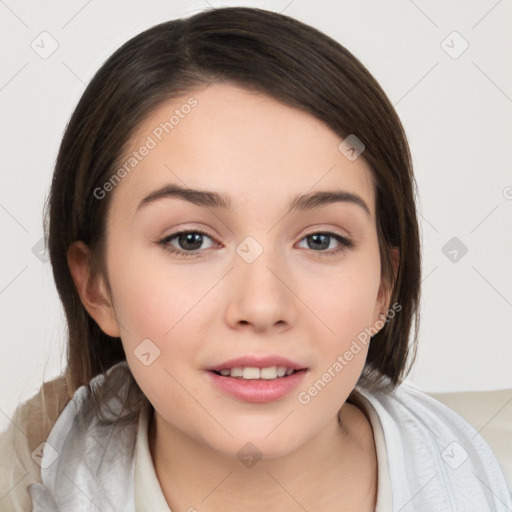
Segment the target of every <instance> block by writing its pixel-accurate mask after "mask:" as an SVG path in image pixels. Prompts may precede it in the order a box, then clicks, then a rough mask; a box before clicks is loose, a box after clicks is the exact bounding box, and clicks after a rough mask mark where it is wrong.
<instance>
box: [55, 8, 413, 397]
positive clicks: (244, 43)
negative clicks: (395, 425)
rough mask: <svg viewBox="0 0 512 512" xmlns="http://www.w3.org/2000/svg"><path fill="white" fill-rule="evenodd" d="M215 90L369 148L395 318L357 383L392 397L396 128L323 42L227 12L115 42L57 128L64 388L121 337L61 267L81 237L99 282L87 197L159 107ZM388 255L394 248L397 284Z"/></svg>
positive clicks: (399, 319) (100, 237) (406, 185)
mask: <svg viewBox="0 0 512 512" xmlns="http://www.w3.org/2000/svg"><path fill="white" fill-rule="evenodd" d="M220 81H229V82H231V83H234V84H236V85H240V86H242V87H245V88H247V89H250V90H253V91H255V92H262V93H265V94H267V95H270V96H272V97H274V98H276V99H277V100H279V101H281V102H283V103H285V104H288V105H290V106H292V107H295V108H298V109H301V110H302V111H305V112H307V113H309V114H312V115H313V116H315V117H316V118H318V119H320V120H321V121H323V122H324V123H325V124H326V125H328V126H329V127H330V128H331V129H332V130H333V131H334V132H335V133H337V134H338V135H340V136H341V137H343V138H345V137H347V136H348V135H349V134H355V135H356V136H357V137H358V138H359V139H360V140H361V141H362V142H363V143H364V145H365V146H366V147H365V150H364V153H363V154H362V155H361V158H364V159H365V160H366V162H367V163H368V164H369V166H370V167H371V170H372V173H373V177H374V182H375V188H376V190H375V192H376V216H377V230H378V238H379V248H380V256H381V262H382V277H383V279H385V280H387V282H388V283H391V285H392V289H393V291H392V295H391V302H390V303H391V304H393V303H399V305H400V306H401V310H400V313H398V314H397V315H396V316H395V317H394V318H392V319H389V321H387V322H386V325H385V326H384V327H383V328H382V330H381V331H380V332H378V333H377V334H376V335H375V336H373V338H372V341H371V342H370V347H369V352H368V357H367V361H366V365H365V370H364V371H363V374H362V376H361V379H360V383H362V382H366V383H373V384H378V383H382V382H383V381H386V382H387V386H388V387H389V388H393V387H394V386H396V385H397V384H398V383H400V382H401V380H403V378H404V377H405V375H406V374H407V372H408V371H409V369H410V365H411V364H412V362H413V360H414V357H415V354H416V343H417V333H418V325H419V311H418V310H419V296H420V270H421V269H420V244H419V235H418V225H417V216H416V210H415V208H416V207H415V192H416V190H415V188H416V184H415V182H414V176H413V171H412V162H411V156H410V151H409V147H408V143H407V139H406V136H405V133H404V130H403V127H402V124H401V122H400V120H399V118H398V116H397V114H396V112H395V110H394V109H393V106H392V105H391V103H390V101H389V100H388V98H387V96H386V95H385V93H384V91H383V90H382V89H381V87H380V86H379V84H378V83H377V82H376V80H375V79H374V78H373V76H372V75H371V74H370V72H369V71H368V70H367V69H366V68H365V67H364V66H363V64H361V62H359V61H358V60H357V59H356V58H355V57H354V56H353V55H352V54H351V53H350V52H349V51H348V50H347V49H346V48H344V47H343V46H342V45H340V44H339V43H337V42H336V41H335V40H333V39H332V38H330V37H328V36H327V35H325V34H323V33H322V32H320V31H318V30H316V29H315V28H313V27H310V26H308V25H306V24H304V23H301V22H300V21H297V20H295V19H293V18H290V17H288V16H284V15H281V14H277V13H274V12H270V11H266V10H262V9H256V8H243V7H226V8H218V9H213V10H206V11H203V12H201V13H199V14H196V15H194V16H192V17H190V18H183V19H177V20H172V21H168V22H165V23H161V24H159V25H156V26H154V27H152V28H150V29H148V30H146V31H144V32H142V33H141V34H139V35H137V36H136V37H134V38H132V39H131V40H129V41H128V42H126V43H125V44H123V45H122V46H121V47H120V48H119V49H118V50H117V51H116V52H115V53H114V54H113V55H112V56H111V57H110V58H109V59H108V60H107V61H106V62H105V63H104V64H103V66H102V67H101V68H100V69H99V70H98V72H97V73H96V74H95V76H94V77H93V79H92V80H91V82H90V84H89V85H88V87H87V88H86V90H85V92H84V94H83V95H82V97H81V99H80V101H79V103H78V105H77V107H76V109H75V111H74V112H73V115H72V116H71V119H70V120H69V123H68V125H67V127H66V130H65V133H64V136H63V140H62V144H61V146H60V150H59V153H58V157H57V161H56V166H55V171H54V175H53V181H52V184H51V190H50V196H49V200H48V205H47V206H49V229H48V232H47V235H46V236H47V246H48V250H49V254H50V258H51V264H52V267H53V275H54V278H55V283H56V286H57V290H58V292H59V295H60V299H61V301H62V303H63V305H64V310H65V314H66V317H67V325H68V336H69V345H68V354H67V357H68V364H67V377H68V383H69V386H70V391H71V392H74V391H75V390H76V389H77V388H78V387H79V386H81V385H84V384H88V383H89V381H90V380H91V379H92V378H93V377H94V376H95V375H98V374H99V373H105V371H106V370H107V369H108V368H110V367H111V366H112V365H114V364H115V363H117V362H119V361H122V360H125V354H124V351H123V347H122V344H121V342H120V340H119V338H111V337H109V336H108V335H106V334H105V333H103V331H102V330H101V329H100V328H99V327H98V325H97V324H96V322H95V321H94V320H93V319H92V318H91V317H90V316H89V314H88V313H87V311H86V310H85V308H84V307H83V305H82V303H81V300H80V297H79V295H78V293H77V290H76V289H75V286H74V282H73V280H72V278H71V274H70V271H69V268H68V263H67V257H66V253H67V249H68V247H69V246H70V245H71V243H72V242H74V241H76V240H82V241H83V242H84V243H86V244H87V245H88V246H89V247H90V248H91V251H92V255H93V256H92V261H91V264H92V269H93V272H102V273H103V275H104V276H105V277H107V276H106V271H105V266H104V256H105V254H104V250H103V249H104V242H105V234H106V219H107V215H108V208H109V200H110V197H111V195H112V194H108V195H107V197H105V199H103V200H98V199H97V198H96V197H95V196H94V194H93V191H94V190H95V189H96V188H97V187H101V186H102V184H104V183H105V182H106V181H107V180H108V179H109V178H110V177H111V176H112V175H113V174H114V172H115V170H116V169H117V166H118V165H119V164H120V162H121V157H122V155H123V151H124V150H125V149H126V148H127V146H128V144H129V142H130V137H131V135H132V134H133V133H134V131H135V129H136V128H137V127H138V126H139V125H140V123H141V122H142V121H143V120H144V119H145V118H146V117H147V116H148V115H149V114H150V113H151V112H152V111H154V110H155V109H156V108H157V107H158V106H159V105H160V104H162V103H163V102H164V101H167V100H169V99H172V98H175V97H179V96H183V95H184V94H185V93H188V92H189V91H191V90H193V89H194V88H197V87H200V86H206V85H208V84H211V83H214V82H220ZM47 214H48V212H45V227H46V224H47V223H48V220H47V218H46V217H47ZM45 232H46V230H45ZM390 247H398V249H399V251H400V259H399V266H398V272H397V275H396V279H394V278H393V269H392V265H391V261H390V254H389V249H390ZM106 281H107V284H108V278H107V279H106ZM413 317H414V318H415V322H416V324H415V334H414V339H413V340H412V341H411V342H410V341H409V334H410V330H411V326H412V319H413Z"/></svg>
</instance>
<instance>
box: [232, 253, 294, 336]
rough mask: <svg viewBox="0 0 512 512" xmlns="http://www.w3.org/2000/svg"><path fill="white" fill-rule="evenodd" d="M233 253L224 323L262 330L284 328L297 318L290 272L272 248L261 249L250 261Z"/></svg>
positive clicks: (255, 330) (235, 326) (236, 326)
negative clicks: (233, 258) (232, 266)
mask: <svg viewBox="0 0 512 512" xmlns="http://www.w3.org/2000/svg"><path fill="white" fill-rule="evenodd" d="M240 254H242V256H240V255H239V254H237V255H236V256H235V262H234V268H233V269H232V271H231V272H230V273H229V282H228V283H227V286H228V287H229V291H228V297H229V299H228V303H227V307H226V313H225V314H226V323H227V324H228V325H229V326H230V327H231V328H234V329H240V328H241V327H242V326H243V327H244V328H245V329H252V330H253V331H254V332H258V333H263V332H266V331H271V330H278V331H280V332H281V331H285V330H288V329H290V328H291V327H292V326H293V325H294V324H295V323H296V321H297V318H298V311H297V303H298V302H300V301H298V299H297V297H296V295H295V294H294V291H293V290H294V285H293V278H292V274H291V272H290V270H289V267H288V268H287V266H286V265H285V264H284V261H283V260H282V258H280V257H279V255H278V254H277V252H276V251H270V250H263V252H262V253H261V254H260V255H259V256H258V257H257V258H256V259H255V260H254V261H252V262H250V260H248V259H244V256H243V252H241V253H240Z"/></svg>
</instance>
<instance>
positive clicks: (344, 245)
mask: <svg viewBox="0 0 512 512" xmlns="http://www.w3.org/2000/svg"><path fill="white" fill-rule="evenodd" d="M190 233H196V234H201V235H204V236H207V237H208V238H210V239H212V240H213V241H215V239H214V238H213V237H211V236H210V235H209V234H208V233H207V232H206V231H203V230H201V229H190V230H185V231H177V232H176V233H173V234H171V235H169V236H166V237H165V238H163V239H162V240H159V241H158V245H161V246H162V247H163V249H164V250H165V251H167V252H169V253H171V254H175V255H176V256H179V257H180V258H189V257H191V256H197V255H198V253H199V252H201V250H196V251H180V250H179V249H176V247H174V246H172V245H170V241H171V240H173V239H174V238H176V237H178V236H180V235H185V234H190ZM313 235H327V236H329V237H331V238H334V239H335V240H336V241H337V242H339V244H340V245H339V246H338V247H337V248H336V249H330V250H328V251H315V250H313V249H310V250H311V251H313V252H314V253H320V256H335V255H337V254H341V253H342V252H344V251H346V250H347V249H351V248H352V247H353V246H354V242H352V241H351V240H349V239H348V238H345V237H343V236H341V235H338V234H337V233H333V232H331V231H315V232H313V233H309V234H307V235H305V236H304V237H303V238H301V241H302V240H304V238H308V237H310V236H313Z"/></svg>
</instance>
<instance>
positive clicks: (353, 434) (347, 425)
mask: <svg viewBox="0 0 512 512" xmlns="http://www.w3.org/2000/svg"><path fill="white" fill-rule="evenodd" d="M148 435H149V445H150V449H151V455H152V457H153V463H154V466H155V472H156V474H157V477H158V480H159V482H160V486H161V488H162V492H163V494H164V497H165V499H166V501H167V503H168V504H169V507H170V508H171V510H172V511H173V512H179V511H180V512H181V511H194V510H200V511H201V512H217V511H221V510H222V511H223V512H231V511H232V510H233V511H235V510H237V511H239V510H244V511H246V512H252V511H253V510H254V511H260V510H262V509H267V510H273V511H280V510H283V511H285V510H286V511H289V510H298V511H299V510H304V509H306V510H310V511H312V510H322V511H331V510H333V511H334V510H340V509H341V510H347V511H349V510H358V511H360V512H361V511H364V510H372V511H373V510H374V508H375V501H376V483H377V459H376V453H375V444H374V441H373V434H372V429H371V425H370V423H369V421H368V419H367V418H366V416H365V415H364V414H363V413H362V412H361V411H360V410H359V409H358V408H357V407H355V406H353V405H351V404H349V403H345V404H344V406H343V407H342V409H341V410H340V412H339V421H338V417H334V418H332V421H330V422H329V423H328V425H326V427H325V428H324V429H323V430H322V431H321V432H320V433H319V434H317V435H316V436H314V437H313V438H312V439H310V440H309V441H308V442H307V443H305V444H304V445H302V446H301V447H300V448H298V449H296V450H295V451H293V452H291V453H289V454H287V455H286V456H282V457H278V458H273V459H265V458H263V459H260V460H257V461H256V462H255V463H253V464H250V463H246V464H244V463H243V462H242V461H241V460H239V459H238V458H236V457H226V456H225V455H223V454H221V453H219V452H217V451H215V450H213V449H211V448H210V447H208V446H205V445H204V444H203V443H200V442H198V441H196V440H194V439H191V438H190V437H188V436H187V435H185V434H184V433H183V432H181V431H179V430H177V429H175V428H173V427H172V426H170V425H169V424H168V423H166V422H165V421H164V420H163V418H161V417H160V416H159V415H158V413H156V412H155V413H154V414H153V415H152V416H151V420H150V427H149V432H148Z"/></svg>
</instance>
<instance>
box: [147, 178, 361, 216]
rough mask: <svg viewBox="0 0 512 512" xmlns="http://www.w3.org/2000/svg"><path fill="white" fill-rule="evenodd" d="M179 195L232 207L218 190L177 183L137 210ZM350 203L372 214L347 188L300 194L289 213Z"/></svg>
mask: <svg viewBox="0 0 512 512" xmlns="http://www.w3.org/2000/svg"><path fill="white" fill-rule="evenodd" d="M173 197H177V198H180V199H184V200H185V201H189V202H190V203H193V204H196V205H198V206H202V207H206V208H226V209H231V208H232V201H231V198H229V197H228V196H226V195H224V194H220V193H218V192H212V191H209V190H196V189H192V188H186V187H182V186H180V185H177V184H174V183H173V184H168V185H165V186H164V187H162V188H159V189H157V190H155V191H153V192H151V193H150V194H149V195H148V196H146V197H145V198H144V199H142V201H141V202H140V203H139V205H138V206H137V211H138V210H139V209H140V208H142V207H143V206H145V205H147V204H149V203H152V202H154V201H157V200H159V199H163V198H173ZM338 202H342V203H350V204H355V205H357V206H359V207H361V208H362V209H363V210H364V211H365V212H366V214H367V215H369V216H371V213H370V209H369V208H368V205H367V204H366V203H365V201H364V200H363V199H362V198H361V197H360V196H358V195H357V194H354V193H352V192H348V191H346V190H329V191H319V192H312V193H310V194H304V195H298V196H296V197H294V198H293V199H292V200H291V201H290V203H289V204H288V213H290V212H292V211H296V210H298V211H303V210H312V209H314V208H320V207H322V206H326V205H329V204H332V203H338Z"/></svg>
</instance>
